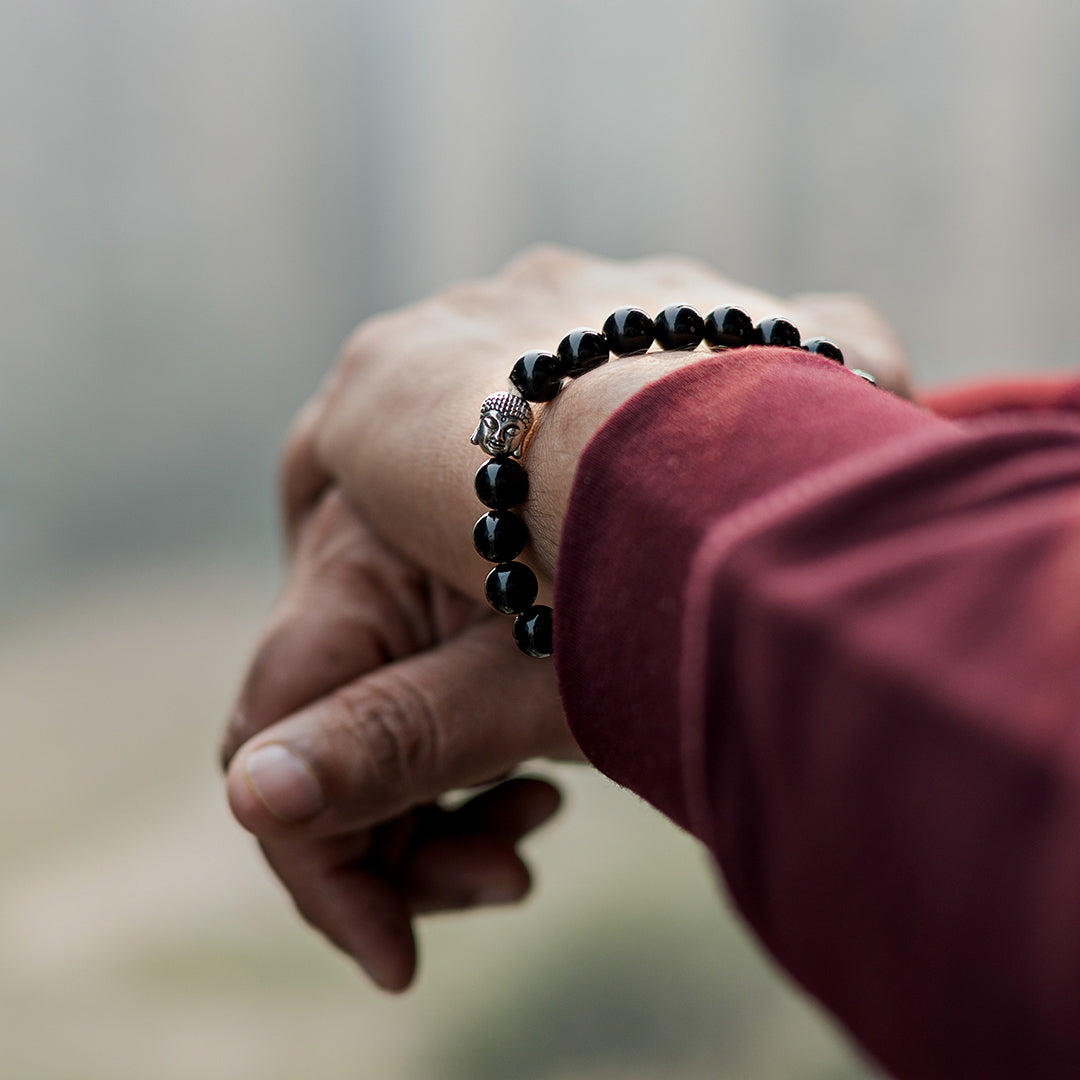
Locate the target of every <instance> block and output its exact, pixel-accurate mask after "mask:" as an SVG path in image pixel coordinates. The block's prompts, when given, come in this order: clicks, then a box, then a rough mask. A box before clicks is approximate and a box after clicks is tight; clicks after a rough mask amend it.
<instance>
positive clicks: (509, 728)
mask: <svg viewBox="0 0 1080 1080" xmlns="http://www.w3.org/2000/svg"><path fill="white" fill-rule="evenodd" d="M290 520H291V527H290V532H291V535H292V537H293V554H292V562H291V572H290V580H289V584H288V587H287V589H286V590H285V593H284V595H283V597H282V600H281V602H280V604H279V605H278V609H277V612H276V613H275V615H274V617H273V618H272V619H271V622H270V626H269V629H268V630H267V631H266V633H265V635H264V637H263V640H262V642H261V644H260V646H259V648H258V649H257V651H256V654H255V658H254V660H253V662H252V664H251V667H250V670H249V672H248V675H247V678H246V680H245V682H244V686H243V689H242V691H241V693H240V697H239V702H238V705H237V708H236V711H235V713H234V716H233V719H232V721H231V723H230V725H229V728H228V731H227V732H226V737H225V743H224V747H223V755H224V759H225V761H226V764H229V763H230V762H231V765H229V773H228V796H229V802H230V805H231V807H232V810H233V813H234V814H235V815H236V817H237V818H238V820H239V821H240V822H241V824H243V825H244V826H245V827H246V828H248V829H250V830H251V831H252V832H253V833H255V835H256V836H258V837H259V839H260V841H261V844H262V847H263V850H264V852H265V854H266V857H267V859H268V861H269V862H270V864H271V866H272V867H273V868H274V870H275V871H276V873H277V874H278V876H279V877H280V878H281V880H282V882H283V883H284V884H285V886H286V888H287V889H288V890H289V891H290V893H291V894H292V896H293V899H294V900H295V902H296V905H297V907H298V908H299V910H300V912H301V913H302V914H303V916H304V917H305V918H306V919H307V920H308V921H309V922H311V923H312V924H313V925H314V926H316V927H317V928H318V929H319V930H321V931H322V932H323V933H325V934H326V936H327V937H329V938H330V940H331V941H333V942H334V943H335V944H337V945H338V946H339V947H340V948H342V949H343V950H344V951H346V952H347V953H349V954H351V955H352V956H354V957H355V958H356V959H357V960H358V961H359V962H360V963H361V964H362V965H363V966H364V968H365V969H366V970H367V971H368V973H369V974H370V975H371V977H372V978H373V979H374V980H375V982H377V983H378V984H379V985H380V986H382V987H384V988H386V989H390V990H399V989H403V988H404V987H405V986H407V985H408V983H409V982H410V980H411V979H412V976H413V972H414V968H415V944H414V938H413V932H412V920H413V918H414V917H415V916H416V915H420V914H424V913H427V912H434V911H443V910H450V909H458V908H464V907H470V906H474V905H480V904H489V903H505V902H508V901H512V900H516V899H518V898H520V897H521V896H523V895H524V893H525V892H526V891H527V890H528V888H529V872H528V869H527V868H526V866H525V864H524V863H523V862H522V860H521V858H520V857H519V855H518V854H517V852H516V850H515V848H516V844H517V842H518V841H519V840H520V839H521V838H522V837H523V836H524V835H525V834H526V833H528V832H529V831H530V830H532V829H534V828H535V827H536V826H537V825H539V824H541V823H542V822H543V821H544V820H546V819H547V818H548V817H549V816H550V815H551V814H552V813H554V812H555V810H556V808H557V806H558V801H559V796H558V792H557V791H556V790H555V789H554V788H553V787H552V786H551V785H550V784H547V783H545V782H543V781H540V780H532V779H513V780H508V781H505V782H502V783H499V784H497V785H496V786H494V787H491V788H489V789H488V790H486V791H484V792H483V793H482V794H479V795H477V796H475V797H473V798H472V799H470V800H468V801H465V802H463V803H462V804H461V805H460V806H458V807H457V808H455V809H452V810H448V809H444V808H442V807H440V806H439V804H438V802H437V800H438V798H439V797H440V796H441V795H443V794H444V793H445V792H447V791H451V790H453V789H457V788H466V787H472V786H475V785H479V784H486V783H488V782H490V781H492V780H493V779H495V778H497V777H500V776H502V775H504V774H505V773H507V772H508V771H509V770H511V769H513V768H514V767H516V766H517V765H518V764H519V763H520V762H521V761H523V760H525V759H528V758H531V757H536V756H548V757H553V758H575V757H578V756H579V753H578V751H577V747H576V745H575V744H574V742H573V740H572V738H571V736H570V734H569V732H568V730H567V728H566V724H565V721H564V719H563V716H562V710H561V707H560V705H559V700H558V694H557V692H556V688H555V678H554V673H553V670H552V667H551V665H550V664H539V663H537V662H536V661H534V660H530V659H528V658H527V657H524V656H522V655H521V654H520V653H518V651H517V649H516V647H515V646H514V644H513V642H512V641H511V640H510V637H509V635H508V634H507V632H506V626H505V620H503V619H501V618H499V617H497V616H496V615H495V614H494V613H493V612H491V611H490V610H486V609H485V608H484V607H482V606H480V605H477V604H475V603H472V602H470V601H467V600H465V599H464V598H462V597H461V596H459V595H457V594H455V593H454V592H453V591H452V590H450V589H449V588H447V587H446V586H445V585H443V584H442V583H440V582H438V581H436V580H433V579H432V578H431V577H430V576H429V575H428V574H426V573H424V572H422V571H420V570H419V569H417V568H416V567H415V566H414V565H412V564H410V563H409V562H407V561H406V560H404V559H402V558H401V557H400V556H398V555H397V554H396V553H395V552H393V551H392V550H390V549H389V548H388V547H387V546H386V545H385V544H384V543H382V542H381V541H380V540H378V539H377V538H376V537H375V536H374V535H373V534H372V532H371V531H370V530H369V529H368V528H367V527H366V526H365V525H364V523H363V522H362V521H361V519H360V518H359V517H358V516H357V515H356V513H355V512H354V511H353V510H352V509H351V508H350V507H349V506H348V505H347V504H346V503H345V501H344V500H343V499H342V497H341V495H340V493H339V492H338V491H336V490H334V489H330V490H328V491H326V492H324V494H323V495H322V496H321V497H320V498H319V500H318V501H317V503H316V504H315V507H314V509H313V510H312V511H311V512H310V513H309V514H307V515H303V514H297V515H293V516H292V517H291V519H290ZM478 688H480V689H479V690H478Z"/></svg>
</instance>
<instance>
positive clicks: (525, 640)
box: [514, 604, 551, 657]
mask: <svg viewBox="0 0 1080 1080" xmlns="http://www.w3.org/2000/svg"><path fill="white" fill-rule="evenodd" d="M514 640H515V641H516V642H517V644H518V648H519V649H520V650H521V651H522V652H523V653H526V654H527V655H528V656H536V657H544V656H550V655H551V608H549V607H544V606H543V605H542V604H537V605H536V606H535V607H531V608H529V610H528V611H524V612H522V613H521V614H520V615H519V616H518V617H517V618H516V619H515V620H514Z"/></svg>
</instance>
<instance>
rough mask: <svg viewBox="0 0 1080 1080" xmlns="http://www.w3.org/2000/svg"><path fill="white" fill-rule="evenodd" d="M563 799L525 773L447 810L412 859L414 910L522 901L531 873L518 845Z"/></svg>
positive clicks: (410, 888) (411, 901)
mask: <svg viewBox="0 0 1080 1080" xmlns="http://www.w3.org/2000/svg"><path fill="white" fill-rule="evenodd" d="M559 801H560V796H559V792H558V789H557V788H555V787H554V786H552V785H551V784H549V783H547V782H546V781H543V780H537V779H533V778H524V777H523V778H520V779H515V780H510V781H508V782H506V783H504V784H500V785H499V786H498V787H495V788H492V789H491V790H489V791H486V792H484V793H483V794H481V795H478V796H476V797H475V798H474V799H471V800H470V801H469V802H468V803H466V804H465V805H464V806H462V807H459V808H458V809H457V810H455V811H452V812H450V813H446V814H443V815H442V816H441V818H440V819H439V820H438V822H437V823H436V828H435V829H434V830H433V831H432V834H431V835H430V836H428V837H426V838H424V837H420V838H419V839H418V841H417V842H416V847H415V851H414V853H413V855H412V857H411V859H410V863H409V866H408V872H407V877H406V879H405V880H406V893H407V896H408V900H409V905H410V910H411V911H412V912H413V914H414V915H415V914H420V913H426V912H435V911H455V910H461V909H463V908H469V907H476V906H483V905H487V904H506V903H512V902H514V901H516V900H520V899H521V898H522V897H523V896H525V894H526V893H527V892H528V891H529V887H530V875H529V870H528V867H527V866H526V865H525V863H524V862H523V861H522V859H521V858H520V856H519V855H518V854H517V852H516V850H515V845H516V844H517V843H518V842H519V841H520V840H521V839H522V838H523V837H524V836H526V835H527V834H528V833H530V832H532V831H533V830H534V829H536V828H538V827H539V826H540V825H542V824H543V823H544V822H545V821H547V820H548V819H549V818H550V817H551V816H552V815H553V814H554V813H555V812H556V811H557V810H558V807H559Z"/></svg>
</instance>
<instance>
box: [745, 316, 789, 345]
mask: <svg viewBox="0 0 1080 1080" xmlns="http://www.w3.org/2000/svg"><path fill="white" fill-rule="evenodd" d="M754 330H755V332H756V335H755V336H756V337H757V339H758V344H759V345H781V346H783V347H784V348H788V349H797V348H798V347H799V331H798V330H797V329H796V328H795V327H794V326H793V325H792V324H791V323H789V322H788V321H787V319H781V318H778V317H777V316H775V315H774V316H773V317H772V318H771V319H762V320H761V322H759V323H758V324H757V326H756V327H754Z"/></svg>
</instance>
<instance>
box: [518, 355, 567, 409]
mask: <svg viewBox="0 0 1080 1080" xmlns="http://www.w3.org/2000/svg"><path fill="white" fill-rule="evenodd" d="M559 368H560V362H559V358H558V357H557V356H555V354H554V353H549V352H539V351H538V350H536V349H532V350H530V351H529V352H527V353H525V355H524V356H521V357H519V358H518V361H517V363H516V364H515V365H514V366H513V367H512V368H511V369H510V383H511V385H512V386H513V387H514V389H515V390H517V392H518V393H519V394H520V395H521V396H522V397H523V398H524V399H525V400H526V401H550V400H551V399H552V398H553V397H554V396H555V395H556V394H557V393H558V392H559V391H560V390H561V389H562V379H561V378H559Z"/></svg>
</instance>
